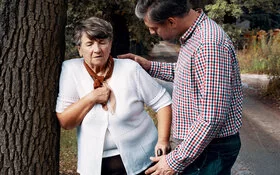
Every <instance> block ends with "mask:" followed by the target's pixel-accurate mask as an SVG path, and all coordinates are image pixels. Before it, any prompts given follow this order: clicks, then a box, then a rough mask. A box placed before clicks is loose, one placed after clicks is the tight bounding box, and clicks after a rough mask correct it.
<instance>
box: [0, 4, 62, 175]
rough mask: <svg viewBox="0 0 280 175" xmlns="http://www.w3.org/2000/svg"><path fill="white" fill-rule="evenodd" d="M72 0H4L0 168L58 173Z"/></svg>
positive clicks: (1, 12) (0, 11)
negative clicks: (61, 88)
mask: <svg viewBox="0 0 280 175" xmlns="http://www.w3.org/2000/svg"><path fill="white" fill-rule="evenodd" d="M66 10H67V0H41V1H38V0H37V1H36V0H28V1H24V0H0V15H1V16H0V68H1V69H0V73H1V77H0V94H1V96H0V107H1V111H0V174H1V175H2V174H3V175H6V174H8V175H14V174H16V175H21V174H22V175H26V174H34V175H38V174H51V175H52V174H58V173H59V136H60V127H59V125H58V121H57V119H56V116H55V103H56V96H57V91H58V79H59V73H60V67H61V63H62V61H63V58H64V49H65V48H64V47H65V43H64V28H65V24H66Z"/></svg>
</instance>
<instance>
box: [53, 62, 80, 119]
mask: <svg viewBox="0 0 280 175" xmlns="http://www.w3.org/2000/svg"><path fill="white" fill-rule="evenodd" d="M73 74H74V73H73V70H71V64H69V62H67V61H65V62H63V64H62V70H61V73H60V79H59V94H58V97H57V101H56V112H58V113H61V112H63V111H64V110H65V109H66V108H67V107H68V106H70V105H71V104H73V103H75V102H76V101H78V100H79V95H78V92H77V89H76V86H75V81H74V76H73Z"/></svg>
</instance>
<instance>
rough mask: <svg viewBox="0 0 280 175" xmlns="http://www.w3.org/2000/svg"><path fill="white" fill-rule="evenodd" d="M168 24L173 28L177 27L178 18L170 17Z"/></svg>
mask: <svg viewBox="0 0 280 175" xmlns="http://www.w3.org/2000/svg"><path fill="white" fill-rule="evenodd" d="M167 23H168V24H170V25H171V26H172V27H175V26H176V25H177V20H176V18H173V17H169V18H167Z"/></svg>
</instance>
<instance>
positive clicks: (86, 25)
mask: <svg viewBox="0 0 280 175" xmlns="http://www.w3.org/2000/svg"><path fill="white" fill-rule="evenodd" d="M84 33H85V34H86V35H87V37H88V38H89V39H91V40H94V39H109V40H112V39H113V27H112V25H111V24H110V23H109V22H108V21H105V20H104V19H101V18H97V17H90V18H88V19H86V20H84V21H82V22H81V24H80V25H78V26H77V27H76V29H75V35H74V42H75V45H76V46H80V45H81V38H82V35H83V34H84Z"/></svg>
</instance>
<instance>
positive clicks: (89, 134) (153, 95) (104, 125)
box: [56, 17, 171, 175]
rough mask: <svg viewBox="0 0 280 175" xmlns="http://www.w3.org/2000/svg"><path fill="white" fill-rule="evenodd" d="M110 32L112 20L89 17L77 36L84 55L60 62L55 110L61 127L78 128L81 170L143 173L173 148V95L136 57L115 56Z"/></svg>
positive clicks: (92, 172)
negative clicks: (148, 109) (150, 112)
mask: <svg viewBox="0 0 280 175" xmlns="http://www.w3.org/2000/svg"><path fill="white" fill-rule="evenodd" d="M112 38H113V29H112V26H111V24H110V23H108V22H107V21H105V20H102V19H100V18H96V17H91V18H89V19H87V20H85V21H84V22H82V24H81V25H80V26H79V27H78V28H77V30H76V34H75V38H74V39H75V43H76V45H77V48H78V51H79V54H80V56H81V57H82V58H78V59H71V60H68V61H64V63H63V66H62V72H61V76H60V84H59V85H60V87H59V95H58V98H57V107H56V112H57V117H58V120H59V122H60V124H61V126H62V128H64V129H73V128H75V127H76V128H77V137H78V139H77V140H78V172H79V173H80V174H81V175H87V174H88V175H94V174H96V175H100V174H131V175H135V174H144V171H145V170H146V169H147V168H148V167H149V166H151V164H152V162H151V160H150V159H149V157H150V156H154V155H155V153H156V151H158V150H162V151H163V154H165V153H166V151H167V150H168V149H169V148H170V144H169V133H170V124H171V107H170V104H171V98H170V95H169V94H168V93H167V91H166V90H165V88H163V87H162V86H160V85H159V84H158V83H157V82H156V81H155V80H154V79H153V78H151V77H150V76H149V75H148V74H147V73H146V71H145V70H143V69H142V68H141V66H139V65H138V63H136V62H134V61H131V60H129V59H127V60H126V59H121V60H119V59H115V58H112V57H111V56H110V51H111V47H112ZM144 104H146V105H147V106H150V107H151V108H152V109H153V110H154V111H156V112H157V120H158V130H157V129H156V127H155V125H154V123H153V120H152V119H151V117H150V116H149V115H148V114H147V112H146V111H145V108H144Z"/></svg>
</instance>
